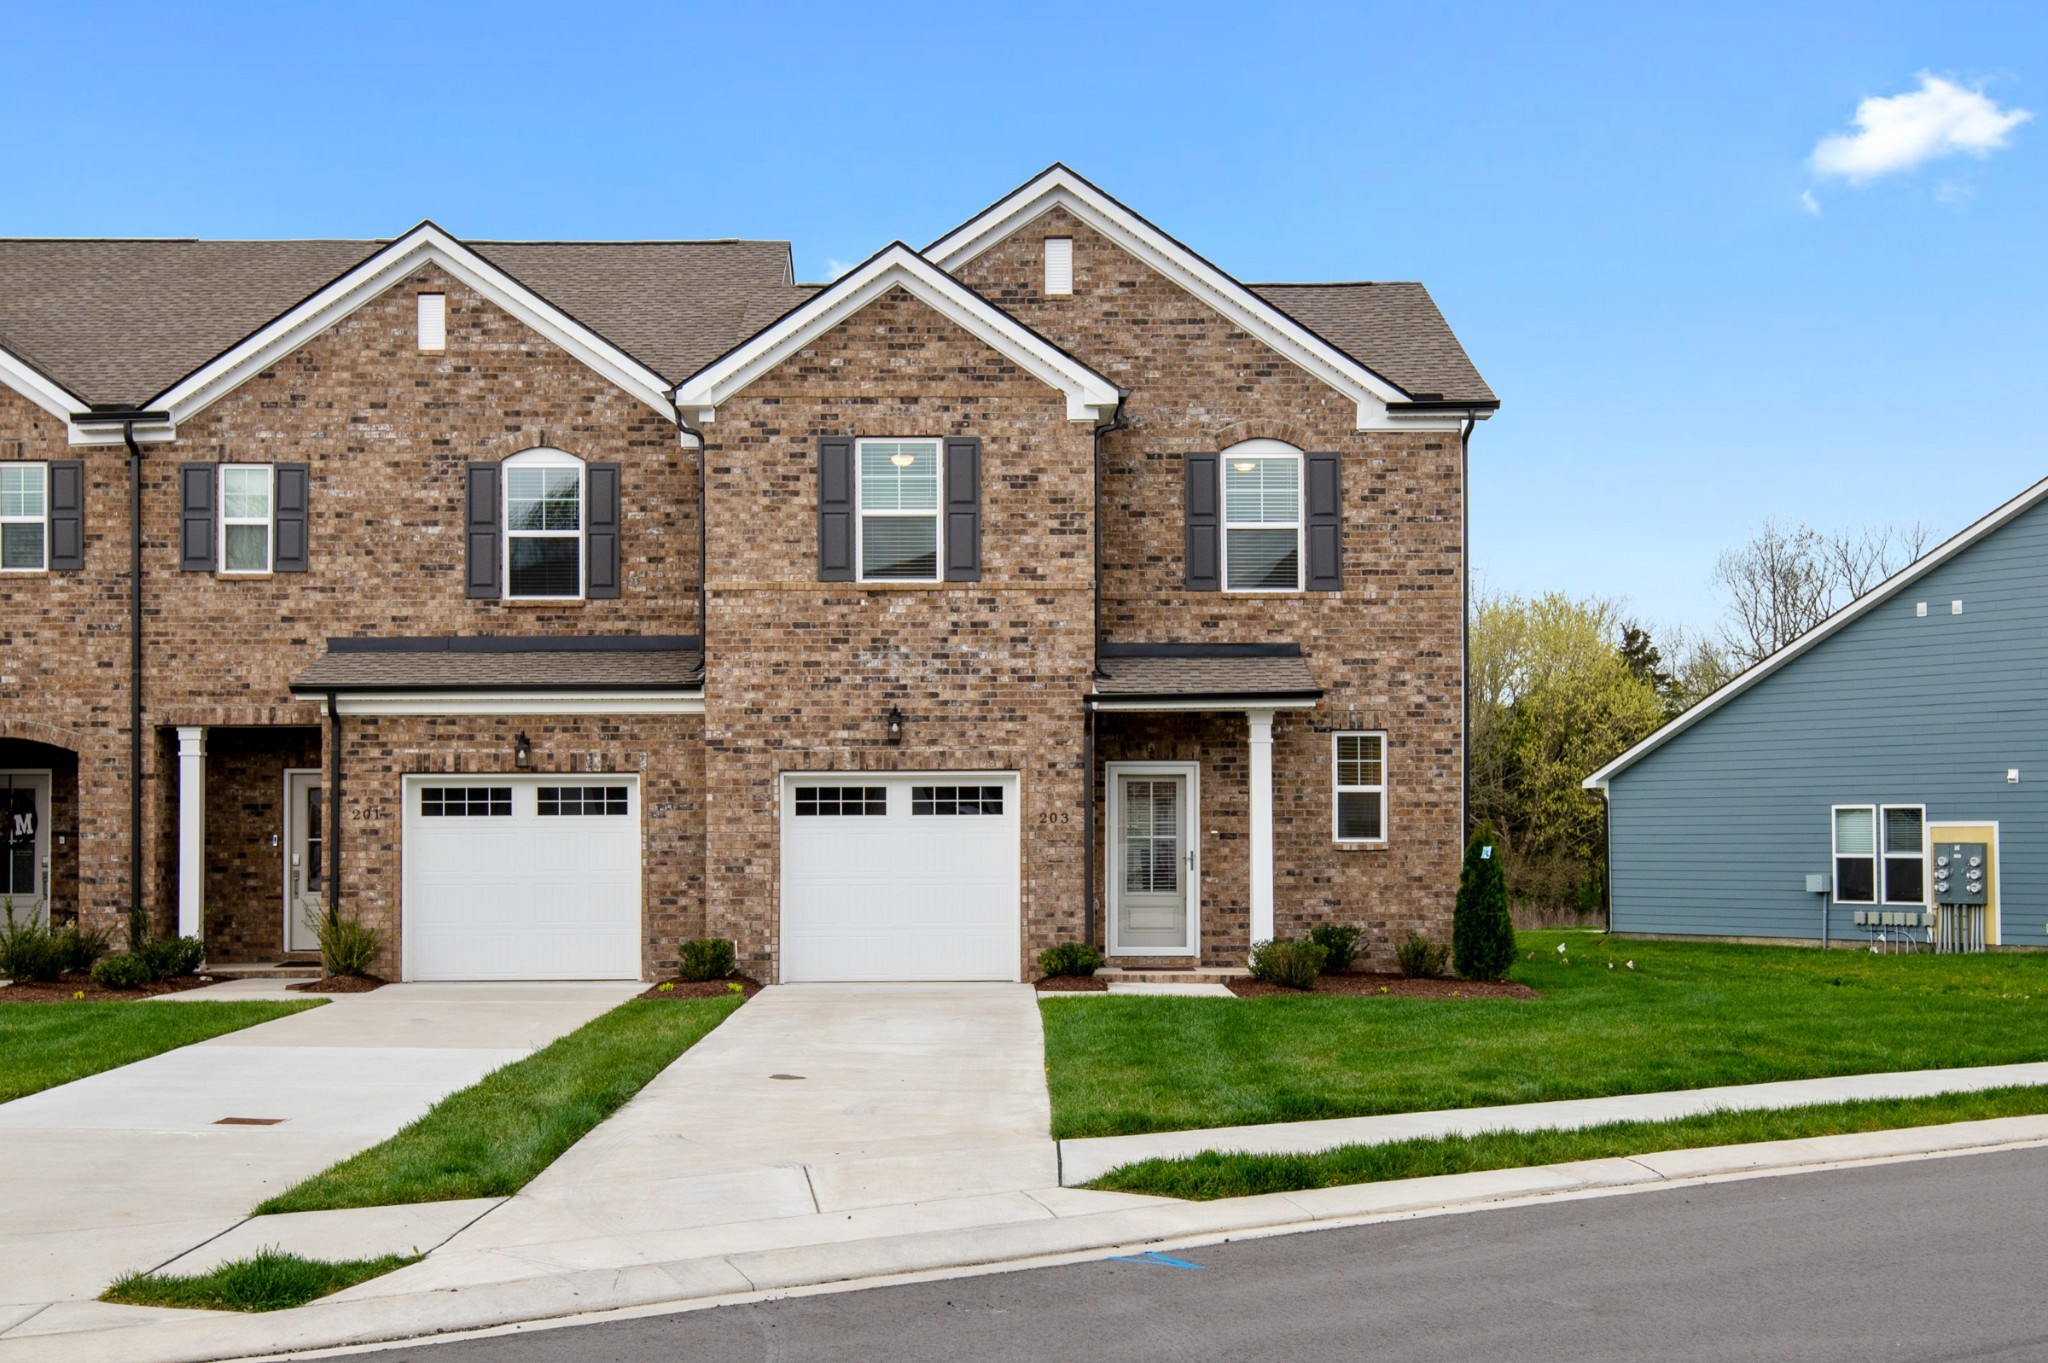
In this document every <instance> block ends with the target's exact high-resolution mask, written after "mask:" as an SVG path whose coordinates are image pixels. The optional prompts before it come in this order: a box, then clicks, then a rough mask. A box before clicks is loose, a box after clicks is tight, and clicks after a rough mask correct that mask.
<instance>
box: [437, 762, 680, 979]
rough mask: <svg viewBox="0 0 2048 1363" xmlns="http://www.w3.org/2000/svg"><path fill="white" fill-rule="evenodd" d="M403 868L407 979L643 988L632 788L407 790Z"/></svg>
mask: <svg viewBox="0 0 2048 1363" xmlns="http://www.w3.org/2000/svg"><path fill="white" fill-rule="evenodd" d="M572 781H573V782H574V784H571V782H572ZM402 854H403V856H404V859H405V899H404V902H403V903H402V904H401V905H400V912H401V913H402V915H403V923H404V929H403V936H404V939H405V978H407V979H409V980H637V979H639V978H640V785H639V782H638V780H637V779H635V778H631V777H616V776H602V777H582V778H564V777H559V776H554V777H518V776H469V777H463V778H461V779H459V780H454V779H442V778H424V777H416V778H411V779H408V780H407V781H406V783H405V846H404V848H403V853H402Z"/></svg>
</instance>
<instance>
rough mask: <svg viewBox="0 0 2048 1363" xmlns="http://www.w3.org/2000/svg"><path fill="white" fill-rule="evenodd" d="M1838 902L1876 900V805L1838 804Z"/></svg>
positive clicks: (1854, 902) (1836, 857)
mask: <svg viewBox="0 0 2048 1363" xmlns="http://www.w3.org/2000/svg"><path fill="white" fill-rule="evenodd" d="M1834 816H1835V902H1836V903H1837V904H1875V903H1876V902H1877V808H1876V806H1874V805H1836V806H1835V809H1834Z"/></svg>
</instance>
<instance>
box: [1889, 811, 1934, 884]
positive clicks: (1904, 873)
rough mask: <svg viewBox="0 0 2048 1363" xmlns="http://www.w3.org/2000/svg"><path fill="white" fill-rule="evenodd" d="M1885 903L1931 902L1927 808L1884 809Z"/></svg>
mask: <svg viewBox="0 0 2048 1363" xmlns="http://www.w3.org/2000/svg"><path fill="white" fill-rule="evenodd" d="M1882 825H1883V828H1884V902H1885V903H1887V904H1923V903H1925V902H1926V901H1927V843H1926V830H1927V809H1926V806H1924V805H1886V806H1885V807H1884V818H1883V820H1882Z"/></svg>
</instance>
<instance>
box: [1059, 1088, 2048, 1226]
mask: <svg viewBox="0 0 2048 1363" xmlns="http://www.w3.org/2000/svg"><path fill="white" fill-rule="evenodd" d="M2043 1112H2048V1087H2042V1086H2037V1085H2026V1086H2018V1087H2012V1088H1998V1089H1984V1090H1981V1091H1979V1092H1976V1093H1945V1094H1938V1095H1936V1096H1934V1097H1929V1098H1878V1099H1859V1100H1855V1101H1851V1102H1842V1103H1815V1104H1812V1105H1811V1106H1807V1107H1792V1108H1775V1109H1763V1110H1748V1111H1729V1110H1726V1109H1722V1110H1719V1111H1715V1112H1703V1113H1699V1114H1696V1115H1694V1116H1691V1117H1679V1118H1676V1119H1673V1120H1671V1121H1665V1122H1607V1123H1603V1124H1601V1125H1599V1126H1586V1127H1576V1128H1571V1129H1564V1130H1545V1131H1487V1132H1481V1133H1479V1134H1477V1135H1469V1136H1467V1135H1458V1136H1421V1137H1416V1138H1414V1139H1411V1140H1405V1141H1388V1142H1386V1143H1384V1144H1380V1145H1345V1146H1338V1147H1336V1148H1335V1149H1331V1150H1322V1151H1318V1152H1316V1153H1314V1154H1308V1155H1252V1154H1242V1153H1236V1152H1231V1153H1223V1152H1218V1151H1213V1150H1210V1151H1204V1152H1203V1153H1201V1154H1199V1155H1187V1156H1182V1157H1179V1158H1175V1159H1149V1160H1137V1161H1134V1162H1132V1163H1130V1164H1124V1165H1119V1166H1118V1167H1116V1168H1114V1169H1112V1170H1110V1171H1109V1172H1108V1173H1106V1174H1104V1175H1103V1176H1102V1177H1101V1178H1098V1179H1096V1180H1095V1181H1093V1182H1092V1183H1089V1184H1088V1185H1087V1186H1088V1187H1090V1188H1097V1189H1101V1190H1103V1191H1106V1192H1118V1193H1150V1194H1153V1195H1155V1196H1159V1197H1178V1198H1185V1199H1189V1200H1193V1201H1198V1202H1207V1201H1210V1200H1212V1199H1215V1198H1221V1197H1251V1196H1255V1195H1257V1194H1260V1193H1290V1192H1299V1191H1301V1190H1303V1189H1311V1188H1338V1187H1344V1186H1347V1185H1350V1184H1356V1183H1383V1182H1389V1181H1393V1180H1396V1179H1409V1178H1430V1177H1434V1176H1437V1175H1442V1174H1470V1173H1478V1172H1480V1171H1482V1170H1487V1169H1522V1168H1529V1167H1532V1166H1535V1165H1543V1164H1566V1163H1570V1162H1572V1161H1575V1160H1591V1159H1613V1158H1627V1157H1629V1156H1631V1155H1649V1154H1657V1153H1660V1152H1663V1151H1666V1150H1699V1149H1705V1148H1708V1147H1711V1146H1723V1145H1753V1144H1756V1143H1758V1142H1761V1141H1784V1140H1798V1139H1803V1138H1805V1137H1809V1136H1841V1135H1849V1134H1852V1133H1858V1132H1866V1131H1893V1130H1899V1129H1902V1128H1908V1127H1916V1126H1940V1125H1943V1124H1945V1123H1949V1122H1978V1121H1988V1120H1990V1119H1992V1118H1996V1117H2029V1116H2035V1115H2038V1114H2040V1113H2043Z"/></svg>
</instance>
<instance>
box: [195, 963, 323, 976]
mask: <svg viewBox="0 0 2048 1363" xmlns="http://www.w3.org/2000/svg"><path fill="white" fill-rule="evenodd" d="M202 973H204V974H207V975H211V976H213V977H214V978H215V979H217V980H317V979H319V978H320V977H321V976H323V975H325V974H326V973H327V972H326V971H325V970H322V969H321V968H320V963H319V962H318V961H312V962H307V961H223V962H220V963H218V964H216V963H215V962H212V961H208V962H207V963H206V969H205V970H204V971H203V972H202Z"/></svg>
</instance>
